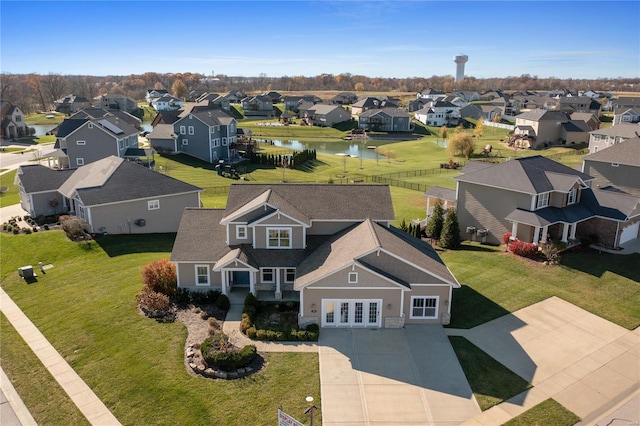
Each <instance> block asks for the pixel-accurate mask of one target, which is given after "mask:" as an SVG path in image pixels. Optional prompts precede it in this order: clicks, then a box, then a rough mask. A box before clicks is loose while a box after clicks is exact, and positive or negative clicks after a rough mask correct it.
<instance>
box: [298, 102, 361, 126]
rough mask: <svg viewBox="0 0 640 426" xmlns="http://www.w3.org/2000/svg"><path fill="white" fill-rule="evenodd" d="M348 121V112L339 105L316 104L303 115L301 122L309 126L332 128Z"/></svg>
mask: <svg viewBox="0 0 640 426" xmlns="http://www.w3.org/2000/svg"><path fill="white" fill-rule="evenodd" d="M350 119H351V114H350V113H349V111H347V110H346V109H344V108H343V107H342V106H340V105H325V104H316V105H313V106H311V107H309V108H308V109H306V110H304V113H303V120H304V121H305V123H307V124H308V125H309V126H320V127H332V126H335V125H336V124H338V123H343V122H345V121H349V120H350Z"/></svg>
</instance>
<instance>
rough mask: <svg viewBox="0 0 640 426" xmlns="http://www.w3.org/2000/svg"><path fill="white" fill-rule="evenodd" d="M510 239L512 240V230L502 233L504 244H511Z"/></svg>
mask: <svg viewBox="0 0 640 426" xmlns="http://www.w3.org/2000/svg"><path fill="white" fill-rule="evenodd" d="M509 241H511V232H505V233H504V234H502V244H504V245H509Z"/></svg>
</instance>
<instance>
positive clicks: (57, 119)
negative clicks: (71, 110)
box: [24, 112, 66, 125]
mask: <svg viewBox="0 0 640 426" xmlns="http://www.w3.org/2000/svg"><path fill="white" fill-rule="evenodd" d="M51 115H52V116H53V117H47V116H51ZM65 117H66V116H65V115H64V114H62V113H60V112H47V113H42V114H40V113H33V114H29V115H26V116H25V117H24V121H25V123H27V125H31V124H39V125H47V124H59V123H62V121H63V120H64V119H65Z"/></svg>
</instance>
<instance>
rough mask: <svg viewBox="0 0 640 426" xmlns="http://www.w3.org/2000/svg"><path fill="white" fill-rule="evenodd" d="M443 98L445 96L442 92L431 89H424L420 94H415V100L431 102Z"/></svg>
mask: <svg viewBox="0 0 640 426" xmlns="http://www.w3.org/2000/svg"><path fill="white" fill-rule="evenodd" d="M445 96H447V94H446V93H444V92H443V91H441V90H436V89H432V88H428V89H424V90H423V91H422V92H420V93H418V94H416V98H420V99H429V100H431V101H435V100H437V99H439V98H444V97H445Z"/></svg>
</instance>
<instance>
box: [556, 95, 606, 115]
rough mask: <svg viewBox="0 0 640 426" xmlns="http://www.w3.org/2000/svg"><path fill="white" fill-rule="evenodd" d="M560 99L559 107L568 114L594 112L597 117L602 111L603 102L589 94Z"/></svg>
mask: <svg viewBox="0 0 640 426" xmlns="http://www.w3.org/2000/svg"><path fill="white" fill-rule="evenodd" d="M558 101H559V102H558V106H557V109H558V110H559V111H562V112H566V113H567V114H572V113H574V112H589V113H591V114H594V115H595V116H596V117H599V116H600V113H601V112H602V104H600V102H598V101H596V100H595V99H591V98H590V97H588V96H569V97H560V99H558Z"/></svg>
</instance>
